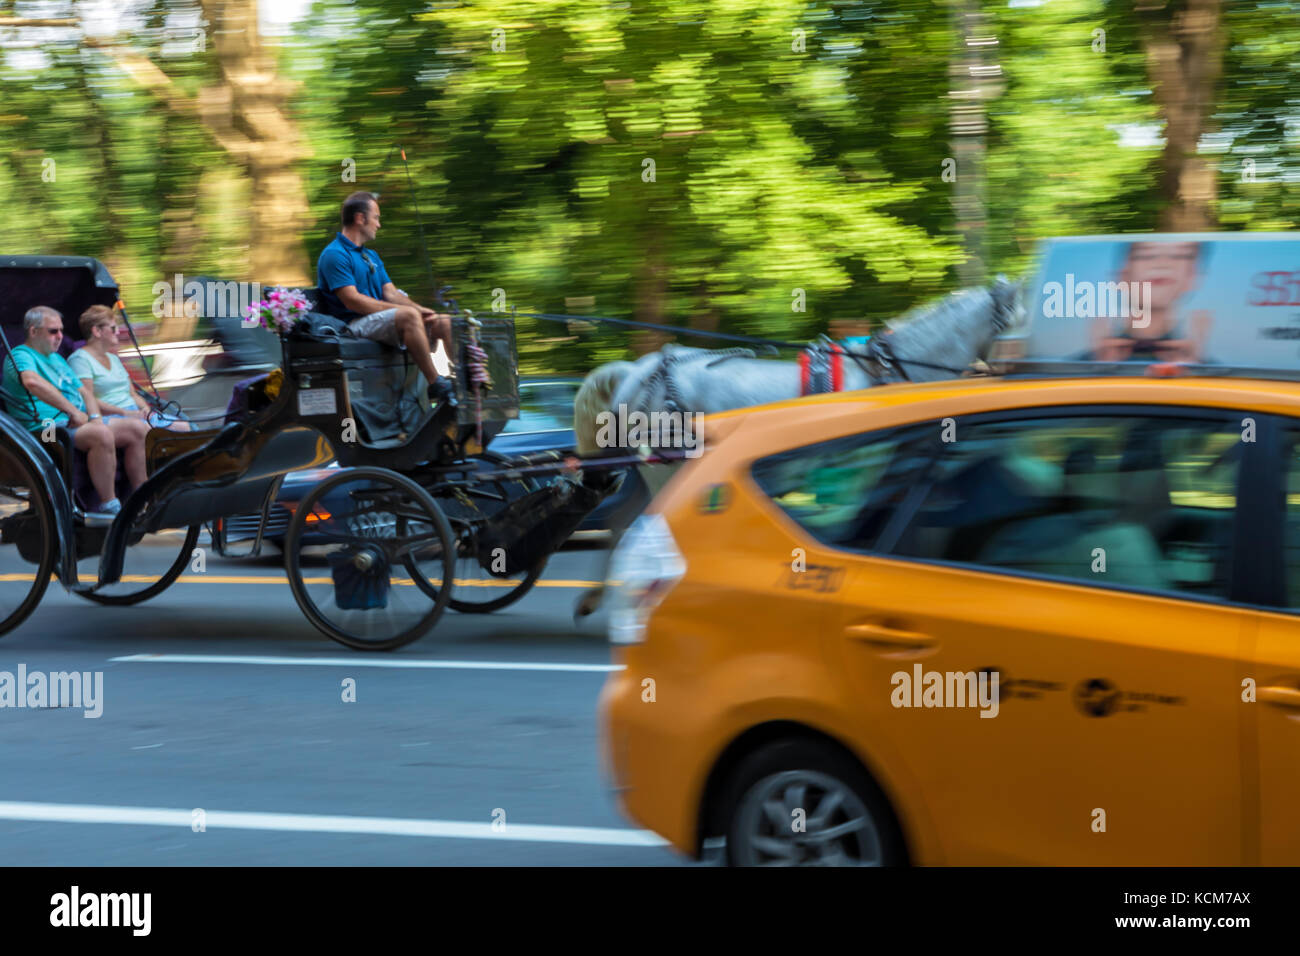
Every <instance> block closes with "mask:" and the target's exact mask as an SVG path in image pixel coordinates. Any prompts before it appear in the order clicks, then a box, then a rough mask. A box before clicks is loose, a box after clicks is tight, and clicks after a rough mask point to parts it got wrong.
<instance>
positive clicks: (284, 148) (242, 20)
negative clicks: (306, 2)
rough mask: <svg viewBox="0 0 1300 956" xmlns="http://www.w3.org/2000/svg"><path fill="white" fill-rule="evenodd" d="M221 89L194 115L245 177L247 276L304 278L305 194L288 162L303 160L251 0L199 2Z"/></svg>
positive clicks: (286, 93)
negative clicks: (208, 127)
mask: <svg viewBox="0 0 1300 956" xmlns="http://www.w3.org/2000/svg"><path fill="white" fill-rule="evenodd" d="M202 7H203V15H204V17H205V19H206V20H207V21H208V23H209V25H210V26H211V29H212V38H213V47H214V48H215V50H216V54H217V63H218V65H219V67H220V69H221V76H222V79H223V80H224V81H225V83H224V86H223V87H222V88H220V89H218V90H216V91H212V92H211V93H210V94H209V95H208V96H206V97H203V100H202V102H201V103H200V113H201V114H202V115H204V119H205V121H206V122H208V123H210V124H211V125H212V126H213V127H214V129H215V130H216V131H217V138H218V141H221V142H223V145H226V147H227V149H229V150H230V151H231V153H232V155H234V156H235V157H236V158H237V159H238V160H239V161H240V162H241V164H242V165H243V167H244V169H245V171H246V172H247V174H248V179H249V187H250V189H249V192H250V194H249V210H248V212H249V222H250V226H251V230H252V231H251V234H250V237H249V246H250V253H249V256H250V259H251V263H250V266H251V268H252V272H253V275H254V277H256V278H257V279H259V280H265V281H270V282H282V283H287V284H292V285H303V284H308V283H310V281H311V280H310V278H309V273H308V263H307V258H306V255H305V253H304V250H303V246H302V238H301V237H302V228H303V226H304V225H305V224H306V223H307V221H308V215H309V210H308V206H307V196H306V193H305V192H304V190H303V185H302V178H301V176H300V175H299V174H298V171H297V169H296V167H295V165H294V164H295V163H296V162H297V161H298V160H299V159H301V158H302V157H303V149H302V143H301V140H300V138H299V136H298V131H297V126H296V124H295V123H294V122H293V120H292V119H291V118H290V117H289V115H288V109H287V106H288V101H289V98H290V96H291V95H292V92H293V89H292V84H290V83H288V82H286V81H284V80H283V79H281V78H279V77H277V75H276V69H275V59H274V57H273V56H272V55H271V54H270V53H269V52H268V51H267V50H266V48H265V46H264V45H263V43H262V38H261V34H260V33H259V32H258V28H257V0H202Z"/></svg>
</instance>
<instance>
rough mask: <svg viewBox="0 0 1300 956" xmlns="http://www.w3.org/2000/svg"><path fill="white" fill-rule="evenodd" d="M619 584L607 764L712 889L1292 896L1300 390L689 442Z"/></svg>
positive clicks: (987, 409)
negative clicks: (1141, 888) (1186, 876)
mask: <svg viewBox="0 0 1300 956" xmlns="http://www.w3.org/2000/svg"><path fill="white" fill-rule="evenodd" d="M706 435H708V436H709V439H710V449H709V451H708V452H707V453H706V454H705V455H704V456H703V457H702V458H700V459H698V460H695V461H692V462H690V463H689V464H687V465H686V466H685V467H684V468H683V470H682V471H681V472H680V473H679V474H677V475H676V476H675V477H674V479H673V480H672V481H671V482H670V483H669V485H668V486H667V487H666V488H665V489H664V490H663V491H662V492H661V493H660V495H659V496H658V497H657V498H656V499H655V501H654V503H653V505H652V506H651V507H650V509H648V511H647V513H646V514H645V515H644V516H642V517H641V518H640V519H638V522H637V524H636V525H634V526H633V528H632V529H631V530H630V531H629V533H628V534H627V535H626V536H625V537H624V539H623V541H622V543H621V544H620V546H619V548H618V550H617V551H616V554H615V556H614V561H613V565H612V568H611V574H610V578H611V584H612V585H613V594H612V598H613V606H612V611H611V618H610V639H611V642H612V643H613V645H614V648H615V652H614V653H615V659H616V663H621V664H622V665H624V667H623V669H621V670H618V671H615V672H613V673H612V674H611V676H610V678H609V679H608V682H607V683H606V685H605V687H604V689H603V691H602V695H601V703H600V723H601V734H602V749H603V758H604V761H605V767H606V773H607V775H608V779H609V781H610V783H611V785H612V787H613V788H614V790H615V792H616V793H617V795H618V798H619V800H620V801H621V804H622V806H623V808H624V810H625V811H626V813H627V814H628V815H629V816H630V817H631V818H632V819H633V820H635V821H636V822H637V823H638V824H640V825H642V826H645V827H648V828H649V829H651V830H653V831H655V832H656V833H658V834H660V835H662V836H663V837H664V838H666V839H667V840H668V841H670V842H671V844H672V845H673V846H674V847H676V848H677V849H678V850H680V851H682V852H683V853H686V854H691V855H697V856H698V855H700V854H701V853H702V852H703V851H704V850H705V848H706V847H711V846H718V845H725V854H726V858H727V860H728V861H729V862H731V863H734V864H779V865H790V864H801V863H816V864H823V865H824V864H837V863H845V864H867V865H871V864H885V865H889V864H903V863H911V864H923V865H933V864H957V865H967V864H1052V865H1109V864H1117V865H1129V864H1132V865H1146V864H1161V865H1237V864H1263V865H1277V864H1289V865H1296V864H1300V823H1297V820H1296V814H1295V808H1296V807H1297V806H1300V383H1297V382H1293V381H1280V380H1263V379H1259V378H1237V377H1230V376H1228V375H1224V376H1221V377H1172V378H1152V377H1095V376H1093V377H1064V378H1060V377H1058V378H1015V377H1007V378H983V379H979V378H977V379H963V380H958V381H949V382H942V383H937V384H924V385H920V384H917V385H890V386H882V387H878V388H873V389H868V390H865V391H861V392H855V393H849V394H841V395H829V396H819V397H813V398H804V399H799V400H794V401H789V402H784V403H781V404H777V405H770V406H764V407H762V408H759V409H746V410H742V411H738V412H735V413H726V414H723V415H720V416H715V417H711V418H710V419H709V420H708V430H707V431H706Z"/></svg>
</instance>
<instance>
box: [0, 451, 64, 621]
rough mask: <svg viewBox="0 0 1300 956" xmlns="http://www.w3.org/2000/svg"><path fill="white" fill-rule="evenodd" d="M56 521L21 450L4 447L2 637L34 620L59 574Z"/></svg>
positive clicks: (0, 456) (0, 486)
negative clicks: (54, 574)
mask: <svg viewBox="0 0 1300 956" xmlns="http://www.w3.org/2000/svg"><path fill="white" fill-rule="evenodd" d="M54 528H55V525H54V515H53V513H52V511H51V506H50V503H49V501H48V500H46V497H45V492H44V490H43V488H42V485H41V480H40V478H39V473H38V472H37V470H36V468H35V467H34V466H33V465H32V464H31V463H30V461H29V460H28V459H27V457H26V455H25V454H24V453H23V452H22V450H21V449H16V448H13V447H11V446H9V445H3V446H0V634H4V633H6V632H8V631H11V630H13V629H14V628H15V627H17V626H18V625H19V624H21V623H22V622H23V621H24V620H25V619H26V618H27V615H29V614H31V613H32V611H33V610H34V609H35V607H36V605H37V604H38V603H39V602H40V600H41V596H42V595H43V594H44V593H45V589H46V588H47V587H49V584H50V573H51V572H52V571H53V570H54V553H55V550H56V549H55V540H54V534H55V531H54Z"/></svg>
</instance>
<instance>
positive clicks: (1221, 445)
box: [891, 415, 1242, 597]
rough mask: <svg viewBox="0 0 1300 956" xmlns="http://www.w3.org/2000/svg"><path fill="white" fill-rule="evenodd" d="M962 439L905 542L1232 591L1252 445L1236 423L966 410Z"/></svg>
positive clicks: (1062, 573) (966, 557) (1065, 571)
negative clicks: (1246, 452)
mask: <svg viewBox="0 0 1300 956" xmlns="http://www.w3.org/2000/svg"><path fill="white" fill-rule="evenodd" d="M953 438H954V439H955V440H953V441H951V442H949V443H946V444H945V445H944V446H943V452H942V455H941V457H940V460H939V462H938V463H937V465H936V467H935V469H934V470H933V471H932V472H931V474H930V475H929V476H928V477H927V480H926V489H925V492H924V498H923V500H922V501H921V503H920V505H919V507H918V509H917V511H916V512H915V514H914V515H913V516H912V518H911V520H910V521H909V522H908V524H907V527H906V528H905V529H904V530H903V532H902V533H901V535H900V536H899V539H898V541H897V542H895V543H894V544H893V546H892V547H891V551H892V552H893V553H895V554H899V555H902V556H908V557H915V558H925V559H932V560H941V561H954V562H960V563H963V564H971V565H977V566H987V567H994V568H1004V569H1009V570H1018V571H1026V572H1031V573H1037V574H1047V575H1054V576H1059V577H1066V578H1076V579H1083V580H1086V581H1087V582H1088V583H1090V584H1096V585H1098V586H1102V587H1105V586H1108V585H1118V586H1129V587H1140V588H1154V589H1158V590H1167V591H1179V592H1186V593H1194V594H1200V595H1205V596H1214V597H1226V596H1227V594H1228V571H1229V568H1228V556H1229V544H1230V541H1231V534H1232V528H1231V525H1232V520H1233V515H1234V514H1235V507H1236V489H1237V473H1238V467H1239V462H1240V459H1241V450H1242V443H1241V430H1240V428H1239V427H1237V426H1234V425H1233V424H1232V423H1231V422H1229V421H1226V420H1224V421H1214V420H1196V419H1190V418H1174V417H1163V418H1162V417H1158V416H1129V415H1114V416H1110V415H1107V416H1095V417H1083V416H1079V417H1058V418H1042V419H1015V420H1008V421H1000V422H984V423H971V424H965V423H962V422H960V421H959V422H958V423H957V425H956V429H955V432H954V434H953Z"/></svg>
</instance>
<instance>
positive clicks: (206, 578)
mask: <svg viewBox="0 0 1300 956" xmlns="http://www.w3.org/2000/svg"><path fill="white" fill-rule="evenodd" d="M32 578H33V575H30V574H0V582H6V581H31V580H32ZM50 580H51V581H54V580H56V578H55V577H54V576H53V575H51V576H50ZM157 580H158V578H157V577H154V576H151V575H147V574H124V575H122V583H123V584H152V583H153V582H154V581H157ZM303 580H304V581H305V582H306V583H307V584H332V583H334V579H333V578H326V577H319V578H303ZM176 583H177V584H288V583H289V579H288V578H273V577H269V576H267V575H252V574H182V575H181V576H180V577H179V578H177V580H176ZM392 583H393V584H404V585H407V586H412V587H413V586H414V585H415V582H414V581H412V580H411V579H410V578H393V579H392ZM601 583H602V582H600V581H572V580H564V579H557V580H554V581H538V582H537V583H536V584H535V585H534V587H539V588H594V587H599V586H600V585H601ZM517 584H519V582H518V581H511V580H497V579H496V578H488V579H478V578H475V579H464V580H462V579H461V578H456V579H455V581H454V586H455V587H458V588H512V587H514V586H515V585H517Z"/></svg>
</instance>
